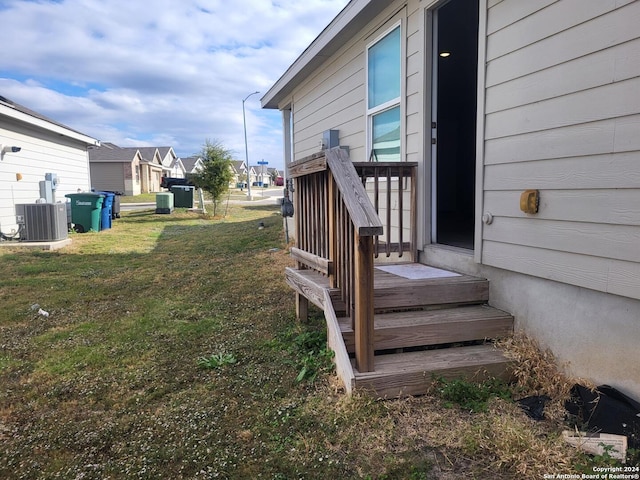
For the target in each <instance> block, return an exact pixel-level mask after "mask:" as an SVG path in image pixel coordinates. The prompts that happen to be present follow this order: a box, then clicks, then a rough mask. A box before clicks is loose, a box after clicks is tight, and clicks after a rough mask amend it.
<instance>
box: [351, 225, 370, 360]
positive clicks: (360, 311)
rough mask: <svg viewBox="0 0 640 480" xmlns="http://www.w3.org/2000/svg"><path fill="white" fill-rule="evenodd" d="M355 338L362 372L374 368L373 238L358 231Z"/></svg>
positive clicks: (355, 240) (357, 357)
mask: <svg viewBox="0 0 640 480" xmlns="http://www.w3.org/2000/svg"><path fill="white" fill-rule="evenodd" d="M354 244H355V259H354V260H355V262H354V263H355V265H354V266H355V271H354V272H353V273H354V274H355V292H354V306H355V315H354V328H353V329H354V333H355V335H354V339H355V352H356V366H357V368H358V370H359V371H361V372H371V371H373V370H374V368H375V367H374V360H373V356H374V355H373V319H374V313H373V312H374V308H373V239H372V238H371V237H361V236H360V235H358V234H357V233H356V235H355V238H354Z"/></svg>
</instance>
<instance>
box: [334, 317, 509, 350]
mask: <svg viewBox="0 0 640 480" xmlns="http://www.w3.org/2000/svg"><path fill="white" fill-rule="evenodd" d="M338 323H339V325H340V331H341V332H342V337H343V338H344V342H345V345H346V347H347V351H348V352H349V353H353V352H354V351H355V338H354V332H353V329H352V328H351V320H350V319H349V318H347V317H342V318H339V319H338ZM374 331H375V334H374V335H375V336H374V349H375V350H377V351H379V350H390V349H397V348H407V347H416V346H423V345H441V344H449V343H459V342H468V341H473V340H483V339H494V338H503V337H505V336H507V335H509V334H510V333H511V332H512V331H513V317H512V316H511V315H509V314H508V313H506V312H503V311H501V310H498V309H495V308H493V307H490V306H488V305H470V306H461V307H454V308H451V307H449V308H440V309H435V310H417V311H403V312H394V313H385V314H376V315H375V319H374Z"/></svg>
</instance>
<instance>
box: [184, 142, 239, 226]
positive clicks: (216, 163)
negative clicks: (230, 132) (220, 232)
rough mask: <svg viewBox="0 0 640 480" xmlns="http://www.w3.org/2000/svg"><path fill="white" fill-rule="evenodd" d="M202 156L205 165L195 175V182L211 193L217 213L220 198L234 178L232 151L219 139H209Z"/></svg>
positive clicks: (214, 211)
mask: <svg viewBox="0 0 640 480" xmlns="http://www.w3.org/2000/svg"><path fill="white" fill-rule="evenodd" d="M200 156H201V157H202V161H203V164H204V167H203V168H202V170H201V171H200V172H198V173H197V174H195V175H194V177H193V183H194V184H195V185H196V186H197V187H198V188H202V189H203V190H204V191H206V192H208V193H209V194H210V195H211V198H212V199H213V214H214V215H215V214H216V210H217V208H218V204H219V202H220V198H221V197H222V195H223V194H224V193H225V192H226V191H227V190H228V189H229V182H230V181H231V179H232V178H233V173H232V171H231V159H232V155H231V151H230V150H228V149H226V148H225V147H224V145H222V143H220V142H218V141H210V140H207V141H206V142H205V144H204V146H203V147H202V152H201V153H200Z"/></svg>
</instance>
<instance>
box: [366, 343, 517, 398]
mask: <svg viewBox="0 0 640 480" xmlns="http://www.w3.org/2000/svg"><path fill="white" fill-rule="evenodd" d="M376 365H377V368H376V371H375V372H370V373H360V372H358V371H357V370H354V374H355V377H356V388H357V389H362V390H366V391H369V392H372V393H374V394H375V395H377V396H378V397H380V398H396V397H402V396H408V395H421V394H424V393H426V392H427V390H428V388H429V387H430V385H431V384H432V383H433V382H434V380H435V379H436V378H444V379H447V380H452V379H456V378H466V379H468V380H473V381H482V380H484V379H487V378H495V377H498V378H503V379H505V380H507V379H509V378H510V377H511V372H510V369H509V366H510V362H509V361H508V360H507V359H506V358H505V357H504V355H502V353H501V352H500V351H499V350H497V349H496V348H495V347H493V345H477V346H470V347H458V348H445V349H441V350H427V351H422V352H405V353H401V354H393V355H379V356H377V357H376Z"/></svg>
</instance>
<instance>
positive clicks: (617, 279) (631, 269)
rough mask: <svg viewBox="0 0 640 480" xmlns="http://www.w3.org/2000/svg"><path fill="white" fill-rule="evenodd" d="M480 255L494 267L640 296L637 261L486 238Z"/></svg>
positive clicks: (639, 266) (484, 261)
mask: <svg viewBox="0 0 640 480" xmlns="http://www.w3.org/2000/svg"><path fill="white" fill-rule="evenodd" d="M482 258H483V263H484V264H486V265H490V266H493V267H498V268H503V269H505V270H511V271H514V272H519V273H525V274H527V275H533V276H535V277H541V278H546V279H549V280H554V281H557V282H562V283H568V284H570V285H576V286H579V287H585V288H590V289H593V290H598V291H601V292H606V293H613V294H615V295H622V296H625V297H630V298H636V299H640V288H638V285H640V264H638V263H635V262H625V261H622V260H615V259H607V258H601V257H592V256H588V255H580V254H573V253H566V252H556V251H553V250H544V249H539V248H532V247H527V246H523V245H511V244H506V243H499V242H492V241H488V240H485V241H484V242H483V255H482Z"/></svg>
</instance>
